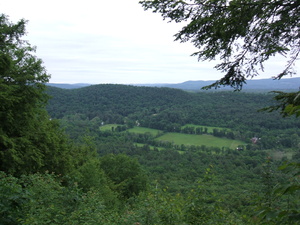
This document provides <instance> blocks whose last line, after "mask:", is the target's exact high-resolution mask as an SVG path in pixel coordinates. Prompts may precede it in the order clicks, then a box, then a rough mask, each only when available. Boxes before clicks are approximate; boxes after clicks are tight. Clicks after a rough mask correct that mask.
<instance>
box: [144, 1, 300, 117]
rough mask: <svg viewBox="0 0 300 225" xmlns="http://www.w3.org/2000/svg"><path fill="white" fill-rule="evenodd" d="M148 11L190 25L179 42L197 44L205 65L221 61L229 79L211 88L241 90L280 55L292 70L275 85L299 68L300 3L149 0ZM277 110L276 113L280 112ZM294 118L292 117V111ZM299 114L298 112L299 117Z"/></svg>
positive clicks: (286, 99) (293, 103) (282, 73)
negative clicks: (210, 61) (294, 67)
mask: <svg viewBox="0 0 300 225" xmlns="http://www.w3.org/2000/svg"><path fill="white" fill-rule="evenodd" d="M140 3H141V4H142V6H143V7H144V9H145V10H148V9H153V12H155V13H160V14H162V16H163V18H164V19H169V20H170V21H175V22H177V23H179V22H184V23H185V24H186V25H184V26H183V28H182V29H181V30H180V31H179V32H178V33H177V34H176V35H175V40H176V41H180V42H188V41H190V42H192V43H193V44H194V46H195V47H196V48H198V49H199V50H198V51H197V52H195V53H193V54H192V55H194V56H198V59H199V60H214V59H216V58H218V59H220V60H221V63H220V64H217V65H216V66H215V68H216V69H218V70H220V71H222V72H224V73H225V75H224V77H223V78H221V79H220V80H218V81H216V82H215V83H213V84H211V85H209V86H207V87H205V88H212V87H215V88H218V87H220V86H222V85H223V86H231V87H233V88H235V89H236V90H240V89H241V88H242V86H243V84H245V83H246V80H247V78H253V77H254V76H257V75H259V73H260V71H263V70H264V65H265V62H266V61H267V60H269V59H270V58H271V57H273V56H275V55H283V56H284V57H286V59H287V62H286V66H285V67H284V68H283V70H282V71H279V72H278V74H274V77H273V78H274V79H281V78H282V77H283V76H285V75H291V74H294V73H295V72H294V70H293V65H294V64H295V62H296V60H297V59H298V58H299V53H300V35H299V28H300V26H299V24H300V23H299V20H300V14H299V10H300V2H299V1H298V0H274V1H269V0H256V1H252V0H230V1H226V0H201V1H199V0H186V1H184V0H150V1H149V0H143V1H140ZM298 95H299V92H296V93H293V94H292V98H290V96H285V95H284V93H279V98H281V99H282V98H283V99H282V100H283V101H284V103H283V104H280V105H279V106H276V107H275V108H276V109H278V108H280V107H281V108H283V110H282V112H283V111H284V109H285V108H286V107H285V106H286V105H289V106H297V105H299V101H296V100H297V98H296V100H295V97H297V96H298ZM275 108H272V109H275ZM297 112H298V113H299V109H298V108H297ZM288 113H291V110H289V112H288ZM293 114H295V112H293Z"/></svg>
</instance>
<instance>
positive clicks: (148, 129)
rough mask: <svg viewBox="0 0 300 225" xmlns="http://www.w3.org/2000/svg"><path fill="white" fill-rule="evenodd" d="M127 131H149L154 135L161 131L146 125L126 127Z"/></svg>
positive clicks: (139, 132) (140, 132)
mask: <svg viewBox="0 0 300 225" xmlns="http://www.w3.org/2000/svg"><path fill="white" fill-rule="evenodd" d="M127 131H128V132H132V133H137V134H144V133H150V134H152V135H153V136H156V135H157V134H159V133H160V132H162V131H160V130H156V129H151V128H146V127H134V128H130V129H128V130H127Z"/></svg>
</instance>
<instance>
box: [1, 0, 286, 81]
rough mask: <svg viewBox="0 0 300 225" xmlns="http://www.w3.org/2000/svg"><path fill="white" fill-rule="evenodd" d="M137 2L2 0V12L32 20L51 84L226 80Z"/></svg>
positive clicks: (273, 65)
mask: <svg viewBox="0 0 300 225" xmlns="http://www.w3.org/2000/svg"><path fill="white" fill-rule="evenodd" d="M138 2H139V0H106V1H104V0H85V1H82V0H80V1H79V0H51V1H41V0H26V1H25V0H0V9H1V11H0V13H4V14H6V15H8V16H9V19H10V20H11V21H12V22H16V21H18V20H20V19H22V18H23V19H25V20H28V24H27V36H25V37H24V39H26V40H28V41H29V43H30V44H31V45H33V46H36V47H37V51H36V55H37V56H38V58H41V59H42V60H43V62H44V66H45V67H46V70H47V72H48V73H49V74H50V75H51V79H50V82H51V83H89V84H101V83H114V84H146V83H181V82H184V81H190V80H218V79H220V78H221V77H222V75H223V74H221V72H219V71H217V70H216V69H214V68H213V67H214V66H215V65H216V64H217V62H214V61H210V62H208V61H205V62H198V60H197V57H193V56H191V54H192V53H193V52H196V51H197V49H196V48H195V47H194V46H193V45H192V44H190V43H180V42H175V41H174V34H176V33H177V32H178V31H179V30H180V28H181V27H182V26H183V25H182V24H176V23H168V22H167V21H164V20H163V19H162V17H161V16H160V15H159V14H155V13H152V12H151V11H144V9H143V8H142V6H141V5H140V4H139V3H138ZM279 66H282V67H283V66H284V62H283V60H279V59H277V60H273V61H272V62H270V63H269V66H268V68H270V69H269V71H268V70H267V72H266V73H264V74H263V75H262V76H260V77H259V78H260V79H261V78H271V77H272V76H273V75H274V74H272V72H271V71H274V70H277V68H278V67H279ZM282 67H281V69H282ZM279 70H280V68H278V70H277V71H279ZM277 73H278V72H277Z"/></svg>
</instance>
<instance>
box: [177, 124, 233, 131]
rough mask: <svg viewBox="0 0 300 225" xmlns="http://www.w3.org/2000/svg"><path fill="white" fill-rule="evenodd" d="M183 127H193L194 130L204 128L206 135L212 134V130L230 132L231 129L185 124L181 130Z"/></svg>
mask: <svg viewBox="0 0 300 225" xmlns="http://www.w3.org/2000/svg"><path fill="white" fill-rule="evenodd" d="M184 127H194V128H195V129H196V128H197V127H202V128H203V129H204V128H205V127H206V128H207V132H208V133H212V132H213V129H218V130H228V131H231V129H229V128H225V127H210V126H202V125H195V124H186V125H184V126H182V127H181V128H184Z"/></svg>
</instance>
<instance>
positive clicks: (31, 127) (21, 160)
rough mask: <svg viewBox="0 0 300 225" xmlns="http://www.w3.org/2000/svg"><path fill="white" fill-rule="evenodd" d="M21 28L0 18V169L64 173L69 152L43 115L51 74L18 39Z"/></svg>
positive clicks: (22, 24)
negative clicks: (47, 85)
mask: <svg viewBox="0 0 300 225" xmlns="http://www.w3.org/2000/svg"><path fill="white" fill-rule="evenodd" d="M25 25H26V21H25V20H20V21H19V22H17V23H16V24H13V23H11V22H9V20H8V17H7V16H5V15H3V14H1V15H0V102H1V104H0V121H1V123H0V170H2V171H5V172H7V173H11V174H14V175H20V174H24V173H25V174H26V173H33V172H37V171H41V170H43V171H45V170H51V171H54V172H57V173H64V172H65V171H66V169H67V168H66V167H67V166H68V165H69V163H68V162H67V161H68V159H69V158H70V157H68V155H69V154H67V151H69V150H70V148H68V145H67V140H66V139H65V137H64V135H63V133H62V132H61V131H60V128H59V126H58V123H56V122H55V121H52V120H50V118H49V116H48V114H47V112H46V110H45V105H46V102H47V99H48V96H47V95H46V94H45V93H44V90H45V83H46V82H48V81H49V78H50V75H49V74H47V72H46V69H45V68H44V67H43V65H42V60H40V59H38V58H37V57H36V56H35V55H34V52H35V48H34V47H31V46H30V44H29V43H28V42H27V41H24V40H22V39H21V38H22V36H24V35H25V34H26V31H25Z"/></svg>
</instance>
